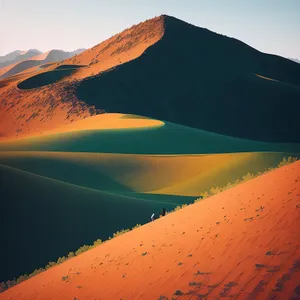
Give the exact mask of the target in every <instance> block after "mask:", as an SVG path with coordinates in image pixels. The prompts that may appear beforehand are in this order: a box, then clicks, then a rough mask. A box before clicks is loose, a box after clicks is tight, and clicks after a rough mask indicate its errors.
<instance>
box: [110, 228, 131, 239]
mask: <svg viewBox="0 0 300 300" xmlns="http://www.w3.org/2000/svg"><path fill="white" fill-rule="evenodd" d="M128 231H130V229H122V230H120V231H117V232H115V233H114V234H113V237H114V238H115V237H117V236H120V235H122V234H124V233H126V232H128Z"/></svg>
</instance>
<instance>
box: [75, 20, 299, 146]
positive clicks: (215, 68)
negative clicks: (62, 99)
mask: <svg viewBox="0 0 300 300" xmlns="http://www.w3.org/2000/svg"><path fill="white" fill-rule="evenodd" d="M162 21H163V23H164V34H163V36H162V38H161V39H160V40H159V41H158V42H157V43H155V44H153V45H152V46H151V47H149V48H148V49H147V50H146V51H145V52H144V53H143V54H142V55H141V56H140V57H138V58H136V59H135V60H133V61H130V62H128V63H126V64H123V65H120V66H118V68H116V69H113V70H111V71H109V72H106V73H103V74H99V76H96V77H91V78H86V79H85V80H83V81H81V82H80V83H79V86H78V88H77V96H78V97H79V99H81V100H82V101H85V102H86V103H88V104H90V105H95V106H96V107H97V108H101V109H104V110H106V111H107V112H122V113H131V114H139V115H145V116H149V117H152V118H156V119H160V120H166V121H170V122H173V123H177V124H181V125H186V126H191V127H195V128H200V129H203V130H207V131H211V132H217V133H221V134H224V135H230V136H236V137H241V138H247V139H253V140H261V141H274V142H299V141H300V135H299V131H300V122H298V115H297V113H298V111H299V109H300V102H299V97H300V65H299V64H297V63H294V62H292V61H290V60H287V59H284V58H282V57H279V56H275V55H269V54H264V53H261V52H259V51H257V50H255V49H253V48H251V47H249V46H248V45H246V44H244V43H242V42H240V41H238V40H236V39H233V38H228V37H225V36H222V35H219V34H216V33H213V32H211V31H209V30H207V29H203V28H198V27H195V26H193V25H190V24H187V23H185V22H183V21H180V20H178V19H176V18H173V17H168V16H165V17H164V18H162ZM256 74H257V75H261V76H263V77H266V78H272V79H274V81H270V80H266V79H264V78H261V77H258V76H256ZM283 110H288V113H283Z"/></svg>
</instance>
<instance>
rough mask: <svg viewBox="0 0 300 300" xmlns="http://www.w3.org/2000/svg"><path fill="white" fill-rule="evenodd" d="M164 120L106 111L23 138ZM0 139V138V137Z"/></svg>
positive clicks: (156, 123)
mask: <svg viewBox="0 0 300 300" xmlns="http://www.w3.org/2000/svg"><path fill="white" fill-rule="evenodd" d="M163 125H164V122H162V121H159V120H154V119H149V118H143V117H138V118H137V117H136V116H131V115H126V114H121V113H108V114H100V115H96V116H92V117H89V118H85V119H82V120H79V121H77V122H74V123H71V124H67V125H63V126H60V127H58V128H55V129H52V130H47V129H46V130H44V131H42V132H41V133H40V134H30V133H29V134H28V135H27V136H26V137H25V138H29V137H36V136H46V135H49V134H56V133H66V132H78V131H83V130H107V129H134V128H149V127H160V126H163ZM0 140H1V138H0ZM2 140H3V139H2ZM12 140H15V138H6V139H5V141H12Z"/></svg>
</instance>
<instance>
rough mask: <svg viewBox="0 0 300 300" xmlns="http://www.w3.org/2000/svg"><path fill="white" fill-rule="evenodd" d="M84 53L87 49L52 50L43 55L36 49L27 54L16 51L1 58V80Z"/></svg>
mask: <svg viewBox="0 0 300 300" xmlns="http://www.w3.org/2000/svg"><path fill="white" fill-rule="evenodd" d="M83 51H85V49H77V50H75V51H72V52H66V51H63V50H51V51H49V52H46V53H42V52H41V51H39V50H36V49H31V50H28V51H27V52H26V51H20V50H16V51H14V52H11V53H9V54H7V55H5V56H1V57H0V61H2V62H0V79H3V78H7V77H9V76H13V75H16V74H18V73H20V72H23V71H25V70H27V69H30V68H32V67H35V66H39V65H43V64H45V63H50V62H57V61H60V60H65V59H67V58H70V57H72V56H74V55H77V54H79V53H81V52H83Z"/></svg>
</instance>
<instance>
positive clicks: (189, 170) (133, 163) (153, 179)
mask: <svg viewBox="0 0 300 300" xmlns="http://www.w3.org/2000/svg"><path fill="white" fill-rule="evenodd" d="M288 156H289V154H286V153H258V152H257V153H255V152H248V153H247V152H245V153H225V154H207V155H201V154H200V155H136V154H112V153H111V154H110V153H107V154H105V153H72V152H29V151H28V152H27V151H24V152H23V151H17V152H12V151H7V152H0V164H2V165H5V166H9V167H12V168H16V169H20V170H23V171H28V172H30V173H33V174H37V175H40V176H43V177H46V178H52V179H56V180H59V181H62V182H66V183H70V184H75V185H77V186H82V187H86V188H91V189H95V190H100V191H101V190H102V191H108V192H111V193H116V194H123V195H129V194H130V193H151V194H160V195H164V194H167V195H177V196H195V197H196V196H200V195H201V194H202V193H204V192H205V191H207V190H209V189H210V188H211V187H214V186H223V185H226V184H227V183H228V182H230V181H235V180H237V179H239V178H241V177H242V176H244V175H245V174H247V173H248V172H250V173H257V172H259V171H262V170H264V169H268V168H270V167H275V166H277V165H278V163H279V162H280V161H281V160H282V159H283V157H288ZM175 199H176V197H175ZM174 201H175V202H176V200H174Z"/></svg>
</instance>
